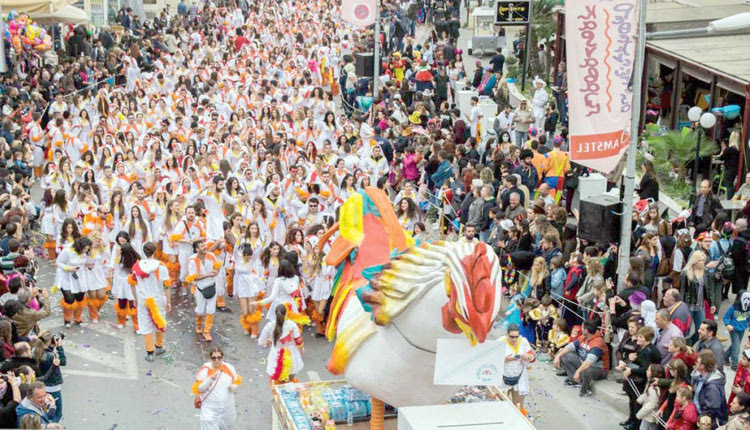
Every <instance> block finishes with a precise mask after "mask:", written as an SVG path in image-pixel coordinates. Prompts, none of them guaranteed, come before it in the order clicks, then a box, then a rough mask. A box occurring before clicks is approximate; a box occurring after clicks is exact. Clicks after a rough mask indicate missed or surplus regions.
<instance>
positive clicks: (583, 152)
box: [570, 131, 630, 160]
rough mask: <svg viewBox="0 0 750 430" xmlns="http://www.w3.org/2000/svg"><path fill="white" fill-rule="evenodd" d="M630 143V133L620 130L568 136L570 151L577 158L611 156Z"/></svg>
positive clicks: (589, 158)
mask: <svg viewBox="0 0 750 430" xmlns="http://www.w3.org/2000/svg"><path fill="white" fill-rule="evenodd" d="M629 143H630V135H628V134H625V133H623V132H622V131H615V132H611V133H599V134H586V135H580V136H570V152H571V155H574V157H575V159H577V160H593V159H597V158H605V157H613V156H615V155H617V154H619V153H620V151H622V150H623V149H625V147H627V146H628V144H629Z"/></svg>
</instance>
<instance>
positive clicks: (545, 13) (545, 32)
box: [526, 0, 561, 81]
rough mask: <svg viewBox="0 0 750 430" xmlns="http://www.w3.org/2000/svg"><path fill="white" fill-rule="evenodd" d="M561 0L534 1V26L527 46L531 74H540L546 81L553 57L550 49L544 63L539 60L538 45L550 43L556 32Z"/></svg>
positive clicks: (545, 55)
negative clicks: (557, 13) (556, 14)
mask: <svg viewBox="0 0 750 430" xmlns="http://www.w3.org/2000/svg"><path fill="white" fill-rule="evenodd" d="M532 1H534V0H532ZM560 3H561V2H560V1H559V0H536V1H534V11H533V12H534V15H533V21H532V23H533V28H532V30H531V46H527V47H526V49H530V51H529V76H528V77H532V76H534V75H539V77H540V78H542V79H544V80H545V81H547V80H548V78H549V75H550V66H551V64H550V63H551V62H552V58H551V55H550V51H549V49H545V51H544V64H542V63H541V62H540V61H539V56H538V53H537V47H538V46H539V43H540V41H542V43H544V45H545V47H546V46H548V45H549V43H550V42H549V40H550V38H552V36H553V35H554V34H555V30H556V27H557V20H556V18H555V13H556V12H557V9H558V8H559V7H560Z"/></svg>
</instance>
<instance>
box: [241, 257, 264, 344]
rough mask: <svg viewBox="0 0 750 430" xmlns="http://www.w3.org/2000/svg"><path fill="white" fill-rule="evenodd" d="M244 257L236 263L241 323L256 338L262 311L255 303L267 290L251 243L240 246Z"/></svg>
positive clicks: (245, 331) (244, 329)
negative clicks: (254, 257)
mask: <svg viewBox="0 0 750 430" xmlns="http://www.w3.org/2000/svg"><path fill="white" fill-rule="evenodd" d="M240 252H241V255H242V257H241V258H240V259H236V260H235V263H234V286H235V292H236V294H237V298H238V299H239V302H240V309H241V314H240V325H242V329H243V331H244V333H245V334H250V336H251V337H252V338H253V339H255V338H257V337H258V334H259V330H258V323H259V322H260V320H261V318H262V316H263V315H262V312H261V310H260V309H259V308H257V307H256V306H255V305H254V304H253V303H254V302H255V301H257V298H258V295H259V294H260V293H261V292H265V284H264V283H263V281H262V280H261V279H260V276H259V275H260V273H259V272H260V265H259V263H258V261H257V260H255V259H253V247H252V245H250V244H249V243H245V244H242V245H241V247H240Z"/></svg>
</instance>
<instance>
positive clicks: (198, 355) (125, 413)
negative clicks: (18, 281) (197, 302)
mask: <svg viewBox="0 0 750 430" xmlns="http://www.w3.org/2000/svg"><path fill="white" fill-rule="evenodd" d="M42 266H43V267H42V269H41V273H40V275H39V284H40V285H41V286H43V287H48V288H49V287H50V286H51V285H52V282H53V277H54V275H53V271H52V268H51V267H50V266H49V265H48V264H46V263H42ZM59 299H60V294H59V293H57V294H56V295H55V296H54V297H53V306H54V311H53V314H52V316H50V317H49V318H47V319H46V320H44V321H43V324H42V326H43V328H46V329H50V330H53V332H58V331H60V332H63V333H65V335H66V337H65V341H64V346H65V352H66V355H67V357H68V363H67V366H66V367H64V368H63V376H64V378H65V382H64V384H63V389H62V392H63V401H64V404H63V414H64V419H63V424H64V425H65V426H66V427H67V428H73V429H79V428H91V429H132V428H141V429H194V428H198V425H199V418H198V410H196V409H194V408H193V404H192V395H191V394H190V386H191V385H192V383H193V377H194V374H195V372H196V371H197V369H198V368H199V367H200V366H201V364H202V363H204V362H205V361H206V360H207V356H208V353H207V352H208V349H209V348H210V347H211V346H213V345H217V346H220V347H221V348H223V349H224V352H225V357H226V361H227V362H228V363H230V364H232V365H234V366H235V367H236V368H237V371H238V372H239V373H240V375H242V378H243V384H242V385H241V387H240V388H239V389H238V391H237V394H236V405H237V428H238V429H270V426H271V402H270V399H271V396H270V389H269V385H268V378H267V376H266V373H265V363H266V362H265V359H266V355H267V351H266V350H264V349H261V348H259V347H258V345H257V342H255V341H254V340H253V339H250V337H249V336H246V335H244V334H243V333H242V329H241V327H240V325H239V322H238V320H237V318H238V315H239V305H238V303H237V302H236V301H235V300H231V299H230V300H229V308H230V310H231V311H232V312H231V313H219V312H217V314H216V320H215V326H214V335H213V338H214V340H213V342H212V343H207V342H203V341H201V340H200V339H199V338H198V336H197V335H196V334H195V333H194V331H193V316H194V313H193V309H192V307H193V297H192V296H191V295H174V296H173V309H172V311H171V312H170V313H169V314H168V315H167V320H168V324H169V325H168V328H167V348H168V352H167V353H166V354H165V355H164V356H162V357H160V358H157V359H156V361H155V362H153V363H149V362H147V361H145V360H144V356H145V350H144V345H143V340H142V336H138V335H136V334H134V333H133V330H132V326H130V325H128V326H126V328H124V329H121V330H118V329H117V326H116V319H115V314H114V311H113V309H112V303H113V302H112V301H109V302H107V304H106V305H105V307H104V308H103V309H102V313H101V317H100V321H99V323H98V324H91V323H89V322H88V319H87V318H86V317H84V323H83V324H82V325H81V326H76V325H73V327H71V328H70V329H66V328H64V327H63V320H62V314H61V311H60V307H59V306H58V305H57V302H59ZM501 334H502V333H500V332H499V331H497V332H495V333H493V334H492V337H493V338H497V337H499V336H500V335H501ZM304 339H305V354H304V357H303V358H304V362H305V370H304V371H303V372H302V374H300V375H299V379H300V380H301V381H306V380H308V375H307V373H306V372H307V371H314V372H316V373H317V374H318V375H319V376H320V378H321V379H323V380H333V379H337V377H336V376H335V375H332V374H330V373H329V372H328V370H327V369H326V368H325V364H326V361H327V360H328V356H329V355H330V352H331V350H332V344H330V343H328V342H327V341H326V340H325V339H320V338H315V337H314V336H313V333H312V331H311V329H309V328H308V329H305V331H304ZM531 379H532V381H531V386H532V389H533V395H532V396H529V397H528V399H527V402H526V404H527V409H529V413H530V416H531V417H533V418H535V420H536V425H537V428H539V429H540V430H553V429H560V428H568V426H570V427H569V428H576V429H592V430H593V429H605V428H614V427H613V425H614V426H616V423H617V422H619V421H622V420H623V419H624V415H622V414H621V413H619V412H617V411H616V410H614V409H613V408H612V407H611V406H610V405H608V404H606V403H604V402H602V401H601V400H600V399H598V398H597V397H591V398H586V399H580V398H579V397H578V395H577V391H576V390H572V389H568V388H565V387H563V385H562V380H561V378H558V377H556V376H554V371H553V370H552V366H551V365H550V364H545V363H541V362H537V363H535V364H534V365H533V367H532V370H531ZM624 399H625V398H624V397H623V401H625V400H624Z"/></svg>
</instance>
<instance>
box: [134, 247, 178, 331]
mask: <svg viewBox="0 0 750 430" xmlns="http://www.w3.org/2000/svg"><path fill="white" fill-rule="evenodd" d="M131 276H133V277H134V278H135V280H136V284H135V294H136V296H137V297H138V334H151V333H154V332H156V330H157V328H156V325H155V324H154V321H153V320H152V319H151V315H150V313H149V311H148V308H147V307H146V299H147V298H149V297H153V298H154V303H156V307H157V308H158V309H159V314H161V316H162V318H166V316H167V313H166V304H167V296H166V295H165V294H164V283H165V282H169V271H168V270H167V267H166V266H164V264H162V263H161V262H160V261H159V260H155V259H153V258H146V259H143V260H139V261H138V262H137V263H135V264H134V265H133V271H132V275H131Z"/></svg>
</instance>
